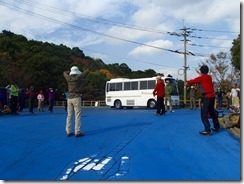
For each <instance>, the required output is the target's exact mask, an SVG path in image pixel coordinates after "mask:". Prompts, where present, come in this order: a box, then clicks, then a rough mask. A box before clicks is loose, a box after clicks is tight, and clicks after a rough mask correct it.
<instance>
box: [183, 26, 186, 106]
mask: <svg viewBox="0 0 244 184" xmlns="http://www.w3.org/2000/svg"><path fill="white" fill-rule="evenodd" d="M183 36H184V107H186V81H187V66H186V63H187V61H186V27H185V26H184V27H183Z"/></svg>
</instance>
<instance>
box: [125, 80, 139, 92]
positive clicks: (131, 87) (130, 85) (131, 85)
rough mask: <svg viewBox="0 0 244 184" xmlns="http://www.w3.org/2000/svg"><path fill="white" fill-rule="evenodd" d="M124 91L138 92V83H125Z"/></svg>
mask: <svg viewBox="0 0 244 184" xmlns="http://www.w3.org/2000/svg"><path fill="white" fill-rule="evenodd" d="M124 90H138V82H124Z"/></svg>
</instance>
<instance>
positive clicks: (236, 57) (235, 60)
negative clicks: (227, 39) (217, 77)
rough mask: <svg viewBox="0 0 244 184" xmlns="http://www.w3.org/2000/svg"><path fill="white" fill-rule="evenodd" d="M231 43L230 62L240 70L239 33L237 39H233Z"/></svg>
mask: <svg viewBox="0 0 244 184" xmlns="http://www.w3.org/2000/svg"><path fill="white" fill-rule="evenodd" d="M232 44H233V46H232V48H231V49H230V51H231V56H232V59H231V62H232V65H233V66H234V67H235V69H237V70H239V71H240V70H241V67H240V62H241V47H240V45H241V43H240V35H238V38H237V39H234V41H233V42H232Z"/></svg>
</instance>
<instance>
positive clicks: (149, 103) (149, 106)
mask: <svg viewBox="0 0 244 184" xmlns="http://www.w3.org/2000/svg"><path fill="white" fill-rule="evenodd" d="M147 107H148V108H150V109H155V108H156V101H155V100H149V101H148V103H147Z"/></svg>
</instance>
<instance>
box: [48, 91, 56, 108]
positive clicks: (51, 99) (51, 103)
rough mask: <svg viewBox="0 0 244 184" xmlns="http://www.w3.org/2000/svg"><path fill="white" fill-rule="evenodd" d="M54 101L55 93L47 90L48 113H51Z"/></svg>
mask: <svg viewBox="0 0 244 184" xmlns="http://www.w3.org/2000/svg"><path fill="white" fill-rule="evenodd" d="M54 99H55V92H54V90H53V88H49V89H48V102H49V108H48V110H49V112H53V106H54Z"/></svg>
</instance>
